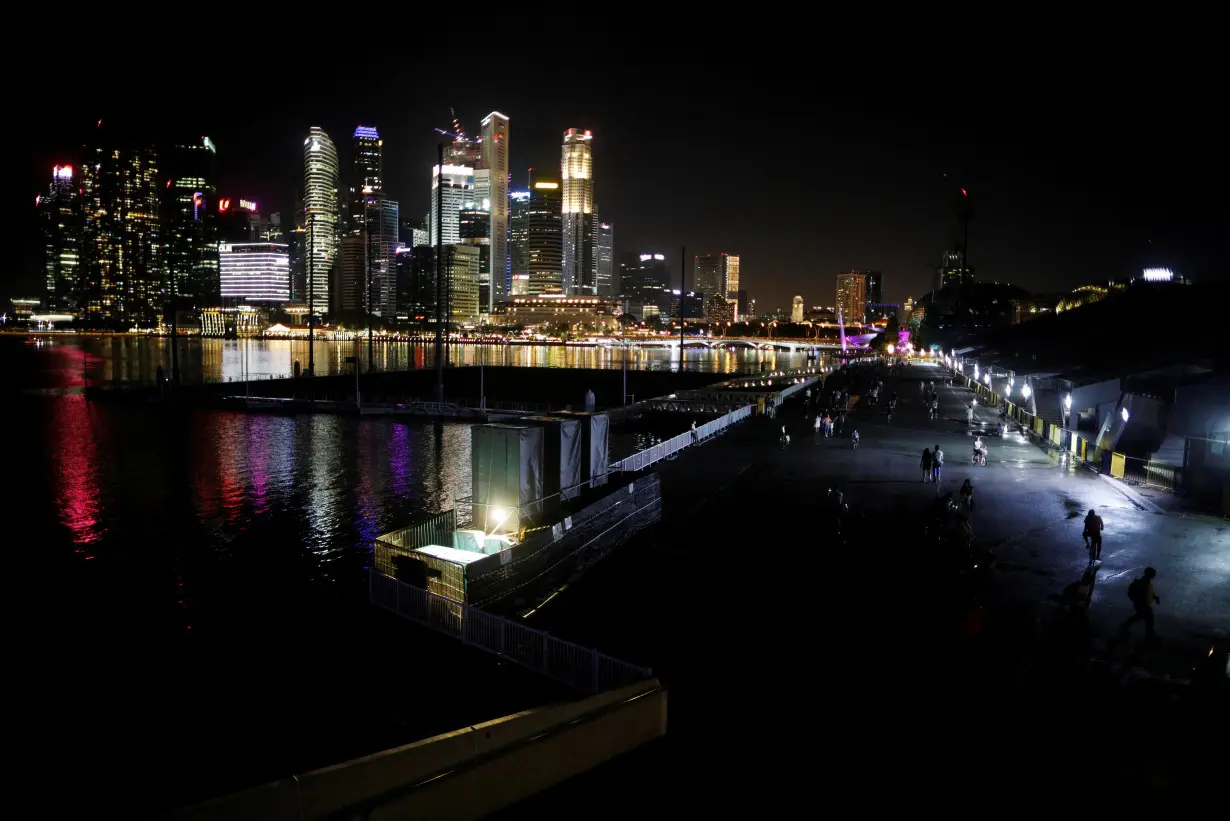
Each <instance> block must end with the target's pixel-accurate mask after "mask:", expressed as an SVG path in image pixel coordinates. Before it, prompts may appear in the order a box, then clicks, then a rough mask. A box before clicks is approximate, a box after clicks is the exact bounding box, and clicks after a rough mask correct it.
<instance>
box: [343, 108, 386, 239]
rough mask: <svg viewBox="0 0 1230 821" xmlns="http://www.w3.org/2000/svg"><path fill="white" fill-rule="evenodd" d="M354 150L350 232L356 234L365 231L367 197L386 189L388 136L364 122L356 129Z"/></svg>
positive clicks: (348, 231) (347, 218) (348, 205)
mask: <svg viewBox="0 0 1230 821" xmlns="http://www.w3.org/2000/svg"><path fill="white" fill-rule="evenodd" d="M351 152H352V153H353V155H354V165H353V167H352V168H351V172H350V184H349V186H348V188H349V197H348V198H347V211H348V213H347V214H346V233H347V234H349V235H351V236H355V235H357V234H360V233H362V232H363V223H364V220H365V219H366V218H365V217H364V210H365V205H366V202H367V197H368V196H370V195H372V194H380V193H381V192H382V191H383V190H384V140H382V139H380V133H379V132H378V131H376V129H374V128H372V127H370V126H366V125H361V126H359V127H358V128H356V129H355V130H354V143H353V144H352V145H351Z"/></svg>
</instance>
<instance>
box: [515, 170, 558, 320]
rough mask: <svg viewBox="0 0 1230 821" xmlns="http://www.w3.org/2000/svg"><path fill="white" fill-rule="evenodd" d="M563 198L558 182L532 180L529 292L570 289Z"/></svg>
mask: <svg viewBox="0 0 1230 821" xmlns="http://www.w3.org/2000/svg"><path fill="white" fill-rule="evenodd" d="M561 202H562V199H561V191H560V184H559V183H558V182H554V181H551V180H535V181H534V182H533V183H532V184H531V186H530V199H529V203H528V205H527V206H526V210H525V220H526V237H525V245H526V257H527V270H526V280H525V294H526V295H527V296H540V295H542V294H561V293H566V292H565V291H564V288H563V282H564V241H563V222H564V220H563V217H564V216H566V215H564V214H562V212H561ZM515 284H516V283H515V282H514V285H515Z"/></svg>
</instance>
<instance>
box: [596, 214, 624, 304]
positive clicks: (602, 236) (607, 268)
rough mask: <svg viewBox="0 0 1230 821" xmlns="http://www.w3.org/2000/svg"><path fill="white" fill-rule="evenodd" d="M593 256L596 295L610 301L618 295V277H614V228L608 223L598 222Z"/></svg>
mask: <svg viewBox="0 0 1230 821" xmlns="http://www.w3.org/2000/svg"><path fill="white" fill-rule="evenodd" d="M594 255H595V257H596V260H595V262H594V264H595V265H596V266H597V269H598V276H597V280H596V283H597V286H598V295H599V296H603V297H606V298H608V299H610V298H612V297H614V296H615V295H617V294H618V293H619V277H617V276H616V275H615V226H614V225H612V224H611V223H609V222H601V221H599V222H598V242H597V244H596V247H595V251H594Z"/></svg>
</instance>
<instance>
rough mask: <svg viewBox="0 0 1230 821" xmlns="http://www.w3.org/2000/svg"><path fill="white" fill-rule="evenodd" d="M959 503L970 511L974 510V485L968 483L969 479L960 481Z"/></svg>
mask: <svg viewBox="0 0 1230 821" xmlns="http://www.w3.org/2000/svg"><path fill="white" fill-rule="evenodd" d="M961 504H963V505H964V506H965V509H966V510H968V511H969V512H970V513H973V512H974V486H973V485H972V484H970V480H969V479H966V480H965V481H964V482H962V483H961Z"/></svg>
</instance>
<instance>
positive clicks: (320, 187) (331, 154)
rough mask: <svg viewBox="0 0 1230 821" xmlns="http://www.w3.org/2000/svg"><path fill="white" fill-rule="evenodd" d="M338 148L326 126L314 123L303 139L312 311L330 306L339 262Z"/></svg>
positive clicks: (308, 290) (305, 297)
mask: <svg viewBox="0 0 1230 821" xmlns="http://www.w3.org/2000/svg"><path fill="white" fill-rule="evenodd" d="M340 184H341V183H340V177H339V170H338V164H337V148H336V147H335V146H334V145H333V140H331V139H329V135H328V134H326V133H325V131H324V129H323V128H320V127H318V126H312V128H311V129H310V130H309V132H308V136H307V138H306V139H305V140H304V141H303V217H304V227H305V229H306V231H307V237H306V239H307V247H306V249H305V250H306V254H305V257H306V258H305V260H304V261H305V263H306V266H307V272H306V282H305V285H306V293H305V294H303V300H304V301H305V302H307V303H308V307H309V309H310V310H312V311H314V312H317V313H323V312H324V311H325V310H326V308H327V306H328V305H329V299H330V288H329V279H330V276H331V272H332V269H333V266H334V263H335V262H336V261H337V252H338V233H339V228H340V222H339V220H340V216H341V214H340V213H339V210H338V206H339V204H338V188H339V186H340Z"/></svg>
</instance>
